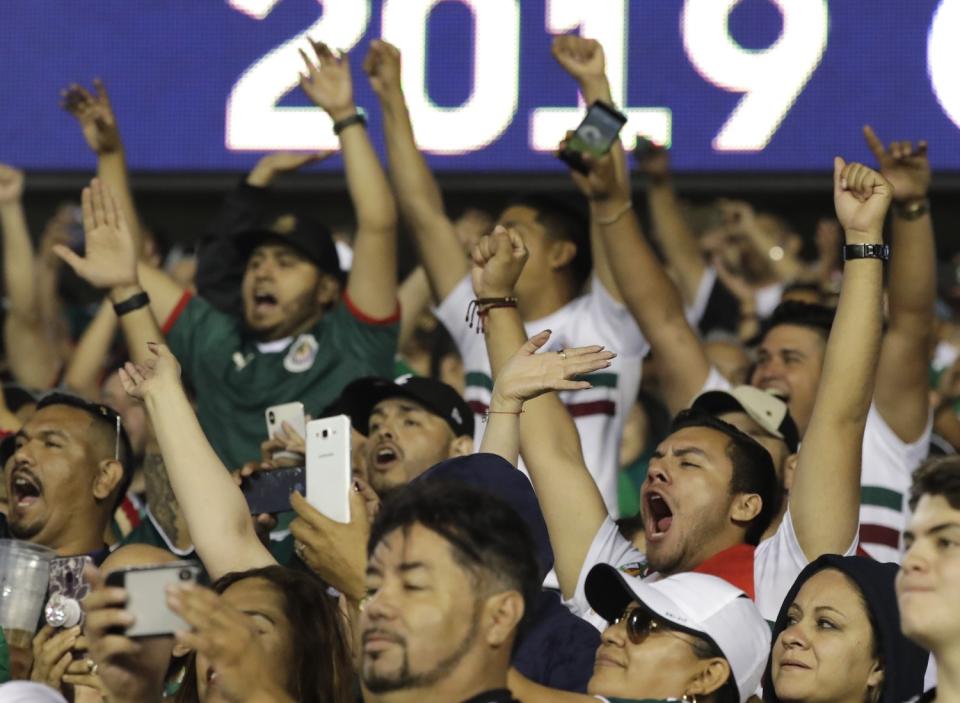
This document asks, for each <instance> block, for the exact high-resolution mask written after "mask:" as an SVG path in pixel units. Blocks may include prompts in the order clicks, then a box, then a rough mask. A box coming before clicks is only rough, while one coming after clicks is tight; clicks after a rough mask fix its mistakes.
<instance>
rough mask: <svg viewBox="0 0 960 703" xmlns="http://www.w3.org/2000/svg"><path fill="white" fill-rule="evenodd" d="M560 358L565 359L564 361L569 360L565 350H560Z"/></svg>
mask: <svg viewBox="0 0 960 703" xmlns="http://www.w3.org/2000/svg"><path fill="white" fill-rule="evenodd" d="M560 358H561V359H563V360H564V361H566V360H567V352H566V351H565V350H563V349H561V350H560Z"/></svg>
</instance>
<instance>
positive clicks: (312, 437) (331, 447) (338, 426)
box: [306, 415, 353, 523]
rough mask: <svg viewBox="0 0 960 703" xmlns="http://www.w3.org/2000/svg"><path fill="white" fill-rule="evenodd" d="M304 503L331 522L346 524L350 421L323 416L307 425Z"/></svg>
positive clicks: (346, 418)
mask: <svg viewBox="0 0 960 703" xmlns="http://www.w3.org/2000/svg"><path fill="white" fill-rule="evenodd" d="M306 463H307V476H306V482H307V496H306V497H307V502H308V503H310V505H312V506H313V507H314V508H316V509H317V510H319V511H320V512H321V513H323V514H324V515H326V516H327V517H328V518H330V519H331V520H335V521H336V522H344V523H346V522H350V490H351V484H352V483H353V472H352V470H351V464H350V418H349V417H347V416H346V415H335V416H334V417H323V418H320V419H319V420H313V421H311V422H309V423H308V424H307V462H306Z"/></svg>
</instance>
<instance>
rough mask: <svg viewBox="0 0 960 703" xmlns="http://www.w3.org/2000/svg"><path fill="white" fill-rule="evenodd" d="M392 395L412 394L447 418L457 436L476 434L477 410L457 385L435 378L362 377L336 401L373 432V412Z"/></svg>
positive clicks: (339, 408) (366, 430)
mask: <svg viewBox="0 0 960 703" xmlns="http://www.w3.org/2000/svg"><path fill="white" fill-rule="evenodd" d="M390 398H408V399H410V400H413V401H415V402H417V403H419V404H420V405H422V406H423V407H424V408H425V409H426V410H428V411H430V412H431V413H433V414H434V415H436V416H438V417H439V418H441V419H442V420H443V421H444V422H446V423H447V424H448V425H449V426H450V429H451V430H453V434H454V436H456V437H462V436H464V435H466V436H469V437H472V436H473V429H474V422H473V410H471V409H470V406H469V405H467V403H466V401H465V400H464V399H463V398H461V397H460V394H459V393H457V392H456V391H455V390H454V389H453V388H451V387H450V386H448V385H447V384H446V383H442V382H440V381H435V380H433V379H432V378H421V377H419V376H401V377H400V378H398V379H397V380H395V381H391V380H390V379H387V378H377V377H368V378H361V379H358V380H356V381H354V382H353V383H351V384H350V385H348V386H347V387H346V388H344V389H343V393H341V394H340V399H339V400H338V401H337V402H336V403H335V404H334V405H335V409H336V410H337V412H338V413H344V414H347V415H349V416H350V418H351V421H352V423H353V426H354V427H355V428H356V429H357V431H358V432H360V433H361V434H363V435H369V434H370V413H371V412H372V411H373V408H374V407H375V406H376V404H377V403H379V402H380V401H382V400H388V399H390ZM328 412H329V409H328Z"/></svg>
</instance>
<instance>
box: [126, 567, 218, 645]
mask: <svg viewBox="0 0 960 703" xmlns="http://www.w3.org/2000/svg"><path fill="white" fill-rule="evenodd" d="M202 574H203V567H201V566H200V565H199V564H196V563H194V562H191V561H176V562H171V563H170V564H162V565H160V566H131V567H129V568H126V569H120V570H119V571H114V572H112V573H109V574H107V585H108V586H112V587H117V588H124V589H126V591H127V606H126V610H127V611H129V612H130V613H132V614H133V616H134V618H135V620H134V623H133V625H131V626H130V627H128V628H127V629H126V631H125V632H124V633H123V634H125V635H126V636H127V637H153V636H155V635H172V634H173V633H174V632H176V631H177V630H189V629H190V626H189V625H188V624H187V623H186V622H184V620H183V618H181V617H180V616H179V615H177V614H176V613H174V612H173V611H172V610H170V608H168V607H167V593H166V588H167V586H173V585H176V584H185V583H200V581H201V579H202Z"/></svg>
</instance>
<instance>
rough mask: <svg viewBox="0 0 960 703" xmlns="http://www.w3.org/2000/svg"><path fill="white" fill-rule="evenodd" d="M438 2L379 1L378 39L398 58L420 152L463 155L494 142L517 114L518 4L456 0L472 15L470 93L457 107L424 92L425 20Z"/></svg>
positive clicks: (506, 0)
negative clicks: (397, 51) (400, 57)
mask: <svg viewBox="0 0 960 703" xmlns="http://www.w3.org/2000/svg"><path fill="white" fill-rule="evenodd" d="M441 1H442V0H384V3H383V24H382V34H383V38H384V39H386V40H387V41H389V42H390V43H392V44H394V45H395V46H396V47H397V48H398V49H400V53H401V54H402V55H403V63H402V68H401V70H402V80H403V89H404V95H405V96H406V99H407V107H408V108H409V110H410V119H411V121H412V122H413V125H414V129H415V130H416V134H417V143H418V145H419V146H420V148H421V149H423V150H424V151H427V152H431V153H434V154H465V153H469V152H471V151H477V150H479V149H483V148H484V147H485V146H487V145H488V144H490V143H491V142H493V141H494V140H495V139H497V138H499V137H500V135H501V134H503V132H504V131H505V130H506V129H507V127H509V126H510V123H511V122H512V121H513V119H514V117H515V116H516V114H517V103H518V101H519V98H520V95H519V89H520V6H519V4H518V2H517V0H482V2H481V0H459V1H460V2H461V3H462V4H463V5H465V6H466V7H468V8H469V9H470V11H471V12H472V13H473V19H474V26H475V28H476V31H475V34H474V38H473V76H472V77H471V76H457V80H462V81H471V82H472V84H473V90H472V91H471V93H470V96H469V97H468V98H467V100H466V101H465V102H464V103H463V104H462V105H459V106H457V107H440V106H439V105H437V104H436V103H435V102H434V101H433V100H432V99H431V98H430V95H429V94H428V92H427V55H426V54H427V20H428V19H429V17H430V13H431V12H432V11H433V8H434V7H435V6H436V5H438V4H439V3H440V2H441Z"/></svg>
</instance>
